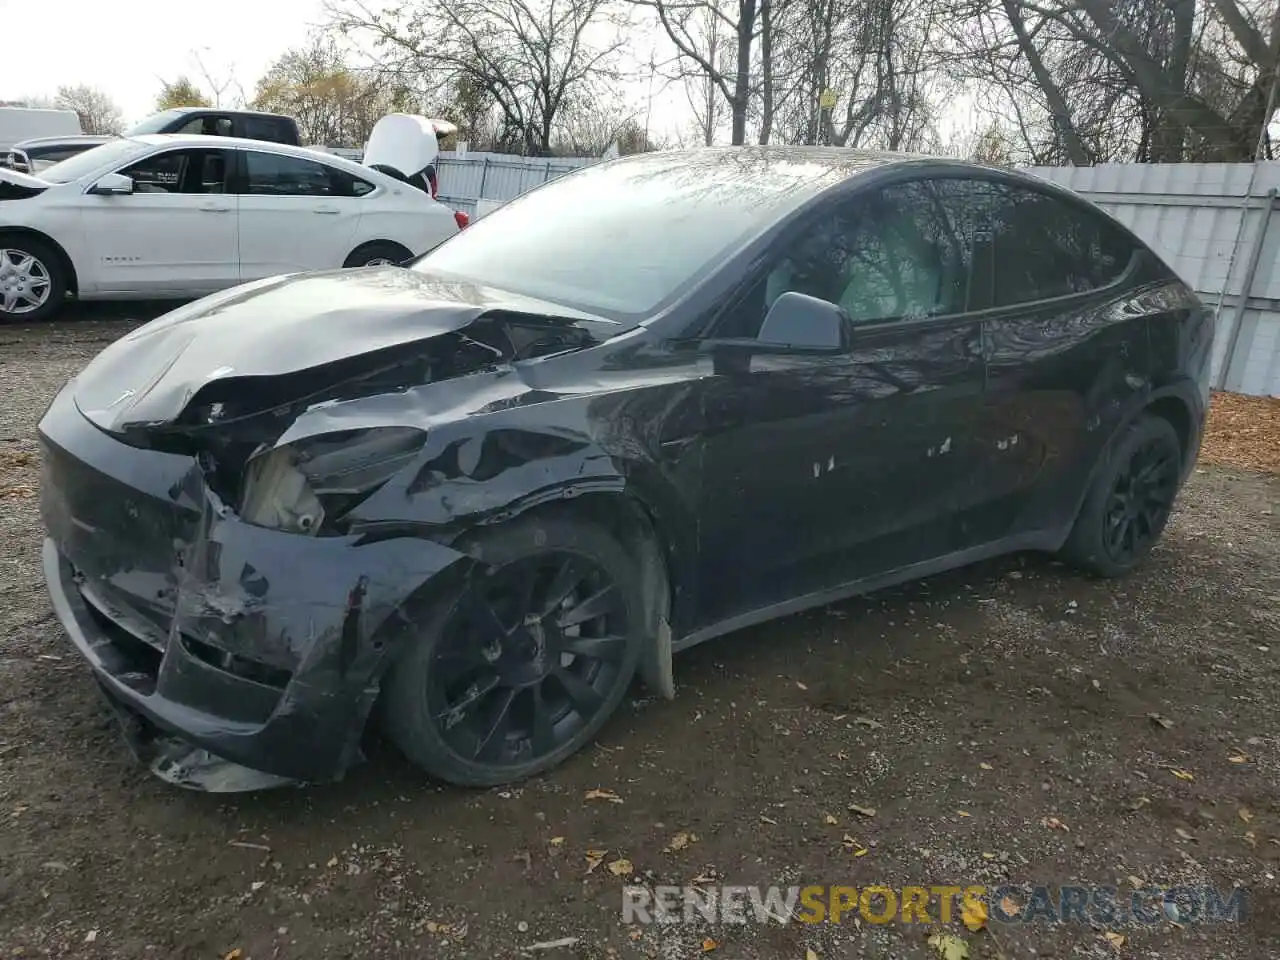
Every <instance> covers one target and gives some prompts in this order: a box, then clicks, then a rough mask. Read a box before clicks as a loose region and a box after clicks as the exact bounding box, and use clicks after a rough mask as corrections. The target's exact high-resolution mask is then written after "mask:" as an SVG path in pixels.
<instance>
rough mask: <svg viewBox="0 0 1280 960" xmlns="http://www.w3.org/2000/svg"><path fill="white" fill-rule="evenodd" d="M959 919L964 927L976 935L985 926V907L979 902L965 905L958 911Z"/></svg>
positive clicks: (975, 901)
mask: <svg viewBox="0 0 1280 960" xmlns="http://www.w3.org/2000/svg"><path fill="white" fill-rule="evenodd" d="M960 919H961V920H962V921H963V922H964V925H965V926H966V927H968V928H969V929H970V930H972V931H973V932H974V933H977V932H978V931H979V930H981V929H982V928H983V927H985V926H986V925H987V905H986V904H985V903H983V902H982V901H981V900H974V901H973V902H972V903H966V904H965V905H964V908H963V909H962V910H961V911H960Z"/></svg>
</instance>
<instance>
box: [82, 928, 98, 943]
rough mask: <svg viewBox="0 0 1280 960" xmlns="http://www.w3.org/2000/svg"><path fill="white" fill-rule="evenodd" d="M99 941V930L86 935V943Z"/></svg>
mask: <svg viewBox="0 0 1280 960" xmlns="http://www.w3.org/2000/svg"><path fill="white" fill-rule="evenodd" d="M97 939H98V931H97V930H90V931H89V932H88V933H86V934H85V935H84V942H85V943H93V941H95V940H97Z"/></svg>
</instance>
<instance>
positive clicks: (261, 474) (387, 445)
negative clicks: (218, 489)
mask: <svg viewBox="0 0 1280 960" xmlns="http://www.w3.org/2000/svg"><path fill="white" fill-rule="evenodd" d="M426 439H427V435H426V433H425V432H424V431H422V430H417V429H415V428H413V427H373V428H370V429H368V430H346V431H343V432H341V433H330V434H323V435H321V436H318V437H308V438H307V439H305V440H299V441H297V442H296V443H290V444H286V445H285V446H282V447H275V448H273V449H271V450H267V451H264V452H263V453H260V454H258V455H256V456H254V457H253V458H251V459H250V460H249V463H248V466H247V467H246V468H245V480H244V493H243V495H242V497H241V498H240V517H241V519H243V520H245V521H246V522H247V523H252V524H254V525H255V526H259V527H267V528H269V529H272V530H282V531H285V532H288V533H299V534H303V535H305V536H315V535H316V534H317V533H319V532H320V529H321V527H322V526H323V525H324V523H325V520H326V519H328V520H331V521H332V520H336V519H338V518H339V517H340V516H341V515H342V514H344V513H346V512H347V511H348V510H350V509H351V508H352V507H354V506H355V505H356V504H357V503H359V502H360V501H361V500H363V499H364V498H365V497H367V496H368V495H369V494H371V493H373V491H375V490H376V489H378V487H380V486H382V484H384V483H386V482H387V481H388V480H389V479H391V477H393V476H395V474H396V473H398V472H399V471H400V470H401V469H402V468H403V467H404V466H405V465H406V464H408V463H409V462H410V461H411V460H413V458H414V457H415V456H417V455H418V451H420V450H421V449H422V445H423V443H425V442H426Z"/></svg>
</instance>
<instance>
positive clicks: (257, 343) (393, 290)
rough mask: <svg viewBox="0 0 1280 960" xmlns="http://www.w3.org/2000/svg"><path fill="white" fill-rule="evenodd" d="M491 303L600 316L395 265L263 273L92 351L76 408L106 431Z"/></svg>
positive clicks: (368, 349) (456, 323) (151, 422)
mask: <svg viewBox="0 0 1280 960" xmlns="http://www.w3.org/2000/svg"><path fill="white" fill-rule="evenodd" d="M493 311H508V312H513V313H520V314H532V315H542V316H548V317H559V318H564V319H568V320H586V321H592V322H594V323H597V324H603V323H608V321H604V320H601V319H600V318H598V317H592V316H589V315H586V314H579V313H577V312H575V311H572V310H569V309H567V308H565V307H561V306H558V305H555V304H550V303H546V302H543V301H539V300H532V299H529V298H525V297H520V296H516V295H513V294H507V293H504V292H501V291H497V290H494V289H491V288H487V287H481V286H476V285H473V284H470V283H464V282H458V281H451V280H447V279H443V278H440V277H433V276H430V275H427V274H423V273H418V272H416V271H410V270H405V269H402V268H399V267H383V268H379V269H374V270H335V271H330V272H326V273H309V274H296V275H292V276H284V277H272V278H269V279H266V280H259V281H256V282H254V283H249V284H245V285H243V286H239V287H234V288H232V289H230V290H226V291H223V292H222V293H218V294H214V295H213V296H210V297H205V298H204V299H202V300H197V301H196V302H194V303H191V304H188V305H186V306H183V307H179V308H178V309H177V310H174V311H173V312H172V313H169V314H166V315H165V316H163V317H160V318H159V319H157V320H154V321H152V322H151V323H148V324H145V325H144V326H142V327H139V328H138V329H137V330H135V331H133V332H132V333H130V334H129V335H128V336H125V337H122V338H121V339H119V340H117V341H116V342H115V343H113V344H111V346H109V347H107V348H106V349H105V350H103V351H102V352H101V353H100V354H98V356H97V357H96V358H94V360H93V361H92V362H91V363H90V364H89V365H88V366H87V367H86V368H85V369H84V371H83V372H82V373H81V374H80V375H79V376H78V377H77V378H76V380H75V382H74V386H73V388H72V389H73V390H74V396H75V402H76V406H77V407H78V408H79V409H80V411H81V413H83V414H84V415H85V416H86V417H87V418H88V419H89V420H91V421H92V422H93V423H94V424H96V425H97V426H98V427H99V428H101V429H103V430H106V431H108V432H112V433H122V432H124V431H126V430H128V429H132V428H140V427H147V426H157V425H161V424H165V423H169V422H171V421H172V420H174V419H175V418H177V417H178V416H179V415H180V414H181V413H182V412H183V410H184V409H186V407H187V405H188V404H189V403H190V402H191V399H192V398H193V397H194V396H195V394H196V393H197V391H199V390H200V389H201V388H203V387H205V386H206V385H208V384H210V383H212V382H214V381H216V380H222V379H227V378H232V377H234V378H248V377H273V376H279V375H285V374H291V373H297V372H299V371H303V370H308V369H311V368H314V367H319V366H323V365H325V364H328V363H333V362H335V361H338V360H344V359H347V358H351V357H355V356H358V355H360V354H365V353H373V352H375V351H380V350H385V349H387V348H390V347H395V346H399V345H409V344H416V343H421V342H423V341H426V340H431V339H433V338H435V337H439V336H441V335H443V334H447V333H450V332H452V331H456V330H459V329H461V328H463V327H466V326H467V325H469V324H471V323H472V322H474V321H475V320H476V319H477V318H479V317H481V316H483V315H484V314H486V313H491V312H493Z"/></svg>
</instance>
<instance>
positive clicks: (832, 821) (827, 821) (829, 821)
mask: <svg viewBox="0 0 1280 960" xmlns="http://www.w3.org/2000/svg"><path fill="white" fill-rule="evenodd" d="M822 822H823V823H825V824H826V825H827V826H829V827H834V826H835V825H836V824H838V823H839V822H840V821H839V820H837V819H836V818H835V817H833V816H832V815H831V814H829V813H828V814H827V815H826V816H825V817H823V818H822Z"/></svg>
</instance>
